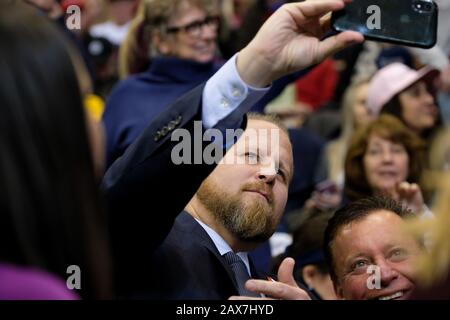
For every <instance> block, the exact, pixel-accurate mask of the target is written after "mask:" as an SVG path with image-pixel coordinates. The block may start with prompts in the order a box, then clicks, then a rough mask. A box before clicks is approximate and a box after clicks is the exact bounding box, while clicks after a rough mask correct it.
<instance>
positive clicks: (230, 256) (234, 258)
mask: <svg viewBox="0 0 450 320" xmlns="http://www.w3.org/2000/svg"><path fill="white" fill-rule="evenodd" d="M223 257H224V258H225V260H226V261H227V263H228V264H229V265H232V264H236V263H244V261H242V259H241V257H239V256H238V255H237V254H236V253H234V252H233V251H229V252H227V253H225V254H224V255H223Z"/></svg>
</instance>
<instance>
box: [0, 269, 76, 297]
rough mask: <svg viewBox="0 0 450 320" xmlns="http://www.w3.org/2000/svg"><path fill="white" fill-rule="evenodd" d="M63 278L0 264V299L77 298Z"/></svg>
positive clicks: (36, 270) (35, 270)
mask: <svg viewBox="0 0 450 320" xmlns="http://www.w3.org/2000/svg"><path fill="white" fill-rule="evenodd" d="M78 299H79V297H78V296H77V295H76V294H75V293H74V292H73V291H71V290H69V289H68V288H67V286H66V284H65V283H64V281H63V280H61V279H59V278H57V277H56V276H53V275H51V274H49V273H47V272H44V271H41V270H38V269H35V268H29V267H22V266H16V265H10V264H0V300H78Z"/></svg>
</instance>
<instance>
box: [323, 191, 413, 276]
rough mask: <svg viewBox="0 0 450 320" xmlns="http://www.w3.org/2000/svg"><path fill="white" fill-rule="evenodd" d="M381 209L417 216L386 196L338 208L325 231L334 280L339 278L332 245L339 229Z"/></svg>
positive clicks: (325, 252)
mask: <svg viewBox="0 0 450 320" xmlns="http://www.w3.org/2000/svg"><path fill="white" fill-rule="evenodd" d="M380 210H385V211H389V212H392V213H394V214H396V215H398V216H400V217H401V218H402V219H406V218H410V217H414V216H415V214H414V213H413V212H412V211H410V210H409V209H407V208H406V207H404V206H402V205H401V204H400V203H399V202H397V201H395V200H393V199H390V198H384V197H369V198H363V199H360V200H357V201H354V202H351V203H349V204H348V205H346V206H344V207H342V208H341V209H339V210H337V211H336V212H335V213H334V215H333V217H332V218H331V219H330V220H329V221H328V226H327V228H326V229H325V233H324V242H323V251H324V254H325V259H326V261H327V264H328V266H329V269H330V276H331V279H332V280H333V282H336V281H337V280H338V279H337V275H336V272H335V270H336V266H335V265H334V260H333V253H332V246H333V241H334V240H335V239H336V236H337V235H338V233H339V231H340V230H341V229H342V228H343V227H345V226H347V225H349V224H350V223H353V222H355V221H360V220H362V219H364V218H366V217H367V216H369V215H370V214H372V213H374V212H377V211H380Z"/></svg>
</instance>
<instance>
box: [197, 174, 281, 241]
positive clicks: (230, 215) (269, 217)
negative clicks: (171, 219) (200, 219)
mask: <svg viewBox="0 0 450 320" xmlns="http://www.w3.org/2000/svg"><path fill="white" fill-rule="evenodd" d="M265 189H267V188H265V186H264V183H248V184H245V185H243V186H242V187H241V189H240V191H239V193H238V194H235V195H230V194H228V193H227V192H226V190H225V189H224V188H221V187H220V186H219V185H217V184H215V183H214V182H213V181H211V179H206V180H205V181H204V182H203V184H202V185H201V186H200V188H199V189H198V191H197V198H198V200H199V201H200V202H201V203H202V204H203V205H204V206H205V208H206V209H207V210H209V212H211V214H212V215H213V217H214V219H215V220H216V221H217V222H219V223H220V224H222V225H223V226H224V227H225V228H226V229H227V230H228V231H229V232H230V233H231V234H233V235H234V236H235V237H236V238H237V239H239V240H240V241H243V242H252V243H254V242H264V241H266V240H268V239H269V238H270V237H271V236H272V234H273V233H274V232H275V228H276V226H277V224H278V222H279V219H278V218H277V217H276V215H275V210H274V200H273V199H274V198H273V194H272V191H271V190H270V192H268V193H269V199H272V200H271V202H270V203H268V202H267V201H266V200H264V199H262V198H261V199H259V198H258V199H256V200H255V201H247V202H245V201H244V199H243V197H242V193H243V192H244V191H245V190H265Z"/></svg>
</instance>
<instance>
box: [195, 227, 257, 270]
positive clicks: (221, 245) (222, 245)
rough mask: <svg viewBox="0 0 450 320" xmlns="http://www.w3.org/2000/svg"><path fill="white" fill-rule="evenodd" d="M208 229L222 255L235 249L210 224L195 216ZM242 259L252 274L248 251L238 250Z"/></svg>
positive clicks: (207, 231)
mask: <svg viewBox="0 0 450 320" xmlns="http://www.w3.org/2000/svg"><path fill="white" fill-rule="evenodd" d="M194 219H195V220H196V221H197V222H198V223H199V224H200V225H201V226H202V228H203V229H204V230H205V231H206V233H207V234H208V236H209V237H210V238H211V240H212V241H213V242H214V245H215V246H216V248H217V250H218V251H219V253H220V255H221V256H223V255H224V254H225V253H227V252H230V251H233V250H232V249H231V247H230V246H229V245H228V243H227V242H226V241H225V240H224V239H223V238H222V237H221V236H220V235H219V234H218V233H217V232H216V231H215V230H214V229H212V228H210V227H209V226H208V225H206V224H204V223H203V222H202V221H200V220H198V219H196V218H194ZM236 254H237V255H238V256H239V257H240V258H241V259H242V261H244V264H245V267H246V268H247V271H248V274H249V275H250V276H251V274H252V273H251V272H250V263H249V260H248V253H247V252H237V253H236Z"/></svg>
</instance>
